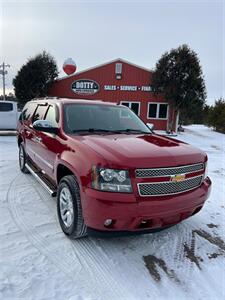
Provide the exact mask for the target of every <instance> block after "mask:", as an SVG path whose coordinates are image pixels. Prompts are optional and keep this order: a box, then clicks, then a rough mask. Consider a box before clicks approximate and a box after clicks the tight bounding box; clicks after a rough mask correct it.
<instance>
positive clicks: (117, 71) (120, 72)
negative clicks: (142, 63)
mask: <svg viewBox="0 0 225 300" xmlns="http://www.w3.org/2000/svg"><path fill="white" fill-rule="evenodd" d="M122 66H123V65H122V64H121V63H116V68H115V72H116V74H122Z"/></svg>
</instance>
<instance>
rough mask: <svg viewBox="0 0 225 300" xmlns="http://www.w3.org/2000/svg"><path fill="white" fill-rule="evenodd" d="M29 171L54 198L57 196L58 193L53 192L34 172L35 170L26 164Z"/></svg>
mask: <svg viewBox="0 0 225 300" xmlns="http://www.w3.org/2000/svg"><path fill="white" fill-rule="evenodd" d="M25 166H26V168H27V170H28V171H29V172H30V173H31V174H32V175H33V176H34V177H35V178H36V179H37V181H38V182H39V183H40V184H41V185H42V187H43V188H44V189H46V191H47V192H48V193H49V194H50V195H51V196H52V197H55V195H56V192H55V191H53V190H52V189H50V188H49V187H48V186H47V184H46V183H45V182H44V181H43V180H41V178H40V177H39V176H38V175H37V174H36V173H35V172H34V170H33V169H32V168H31V167H30V166H29V165H28V164H25Z"/></svg>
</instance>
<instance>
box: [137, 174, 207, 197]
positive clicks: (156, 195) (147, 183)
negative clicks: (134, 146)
mask: <svg viewBox="0 0 225 300" xmlns="http://www.w3.org/2000/svg"><path fill="white" fill-rule="evenodd" d="M197 177H199V178H201V181H200V184H199V185H197V186H195V187H194V188H191V189H188V190H185V191H181V192H175V193H169V194H155V195H141V193H140V186H141V185H152V184H164V183H168V182H172V181H160V182H152V183H150V182H146V183H138V184H137V187H138V193H139V196H140V197H164V196H170V195H177V194H181V193H186V192H189V191H191V190H194V189H196V188H198V187H199V186H200V185H202V183H203V181H204V180H203V176H202V175H198V176H194V177H191V178H188V179H185V180H183V181H182V182H184V181H188V180H191V179H193V178H197ZM174 183H175V182H174Z"/></svg>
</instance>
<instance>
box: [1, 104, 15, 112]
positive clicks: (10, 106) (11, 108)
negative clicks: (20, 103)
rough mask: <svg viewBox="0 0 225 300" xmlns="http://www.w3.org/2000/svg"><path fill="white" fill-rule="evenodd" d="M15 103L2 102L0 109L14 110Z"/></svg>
mask: <svg viewBox="0 0 225 300" xmlns="http://www.w3.org/2000/svg"><path fill="white" fill-rule="evenodd" d="M12 110H13V104H12V103H3V102H1V103H0V111H12Z"/></svg>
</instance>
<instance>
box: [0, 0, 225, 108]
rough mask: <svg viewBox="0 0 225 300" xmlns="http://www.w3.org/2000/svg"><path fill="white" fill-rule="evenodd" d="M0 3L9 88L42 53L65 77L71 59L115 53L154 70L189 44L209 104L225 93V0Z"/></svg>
mask: <svg viewBox="0 0 225 300" xmlns="http://www.w3.org/2000/svg"><path fill="white" fill-rule="evenodd" d="M0 8H1V22H0V36H1V41H0V42H1V48H0V60H1V61H0V64H1V63H2V61H5V62H6V63H8V64H10V65H11V67H10V69H9V70H8V75H7V80H6V84H7V86H6V88H7V91H9V90H10V89H11V90H12V89H13V86H12V78H13V77H14V76H15V74H16V73H17V71H18V70H19V68H20V67H21V66H22V64H24V63H26V60H27V59H28V58H29V57H32V56H34V55H36V54H37V53H39V52H41V51H42V50H46V51H48V52H50V53H51V54H52V55H53V56H54V57H55V59H56V61H57V64H58V67H59V70H60V71H61V72H60V76H63V75H64V74H63V71H62V64H63V62H64V60H65V59H66V58H68V57H72V58H73V59H74V60H75V61H76V64H77V67H78V71H80V70H84V69H85V68H89V67H92V66H95V65H97V64H101V63H104V62H107V61H109V60H113V59H115V58H118V57H121V58H124V59H126V60H129V61H131V62H133V63H135V64H139V65H141V66H144V67H147V68H154V66H155V63H156V61H157V60H158V59H159V58H160V56H161V55H162V54H163V53H164V52H165V51H167V50H170V49H171V48H176V47H177V46H179V45H181V44H184V43H186V44H188V45H189V46H190V47H191V48H192V49H193V50H195V51H196V52H197V53H198V56H199V58H200V62H201V65H202V68H203V73H204V76H205V80H206V87H207V93H208V99H207V101H208V103H209V104H212V103H213V102H214V100H215V99H218V98H219V97H221V96H223V97H225V92H224V90H225V76H224V70H225V53H224V52H225V30H224V26H225V25H224V23H225V20H224V18H225V3H224V1H223V0H219V1H218V0H211V1H209V0H208V1H202V0H196V1H192V0H189V1H187V0H177V1H169V0H158V1H151V0H148V1H147V0H146V1H132V0H130V1H122V0H121V1H108V0H105V1H100V0H96V1H85V0H83V1H76V0H73V1H72V0H70V1H68V0H64V1H63V0H61V1H57V0H52V1H51V0H48V1H47V0H46V1H43V0H39V1H35V0H29V1H20V0H17V1H10V0H7V1H4V0H0ZM1 92H2V82H1V83H0V93H1Z"/></svg>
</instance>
